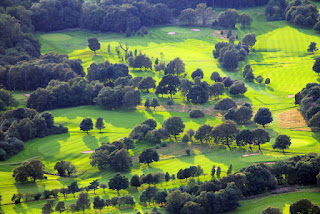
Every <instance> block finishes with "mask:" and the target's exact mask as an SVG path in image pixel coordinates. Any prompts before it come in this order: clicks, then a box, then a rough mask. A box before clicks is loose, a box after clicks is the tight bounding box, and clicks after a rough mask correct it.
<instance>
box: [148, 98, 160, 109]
mask: <svg viewBox="0 0 320 214" xmlns="http://www.w3.org/2000/svg"><path fill="white" fill-rule="evenodd" d="M150 106H151V107H152V108H153V110H154V111H155V110H156V108H157V107H158V106H160V103H159V100H158V98H156V97H153V98H152V99H151V103H150Z"/></svg>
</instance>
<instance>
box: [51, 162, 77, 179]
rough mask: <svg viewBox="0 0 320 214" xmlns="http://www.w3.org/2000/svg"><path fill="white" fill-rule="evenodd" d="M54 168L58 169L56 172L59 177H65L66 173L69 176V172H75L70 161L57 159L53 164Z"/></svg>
mask: <svg viewBox="0 0 320 214" xmlns="http://www.w3.org/2000/svg"><path fill="white" fill-rule="evenodd" d="M54 169H55V170H57V171H58V174H59V175H60V176H61V177H65V176H66V175H68V176H69V177H70V176H71V174H73V173H76V171H77V170H76V166H75V165H73V164H71V162H70V161H63V160H62V161H59V162H57V163H56V164H55V166H54Z"/></svg>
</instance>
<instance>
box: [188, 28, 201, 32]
mask: <svg viewBox="0 0 320 214" xmlns="http://www.w3.org/2000/svg"><path fill="white" fill-rule="evenodd" d="M190 30H192V31H195V32H199V31H200V29H190Z"/></svg>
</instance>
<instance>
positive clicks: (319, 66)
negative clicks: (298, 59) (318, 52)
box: [312, 57, 320, 75]
mask: <svg viewBox="0 0 320 214" xmlns="http://www.w3.org/2000/svg"><path fill="white" fill-rule="evenodd" d="M312 69H313V71H314V72H316V73H317V74H318V75H320V57H318V58H316V61H315V62H314V64H313V67H312Z"/></svg>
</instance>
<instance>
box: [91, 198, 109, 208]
mask: <svg viewBox="0 0 320 214" xmlns="http://www.w3.org/2000/svg"><path fill="white" fill-rule="evenodd" d="M105 206H106V203H105V201H104V199H103V198H100V197H99V196H95V197H94V198H93V209H99V210H100V212H101V210H102V209H103V208H104V207H105Z"/></svg>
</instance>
